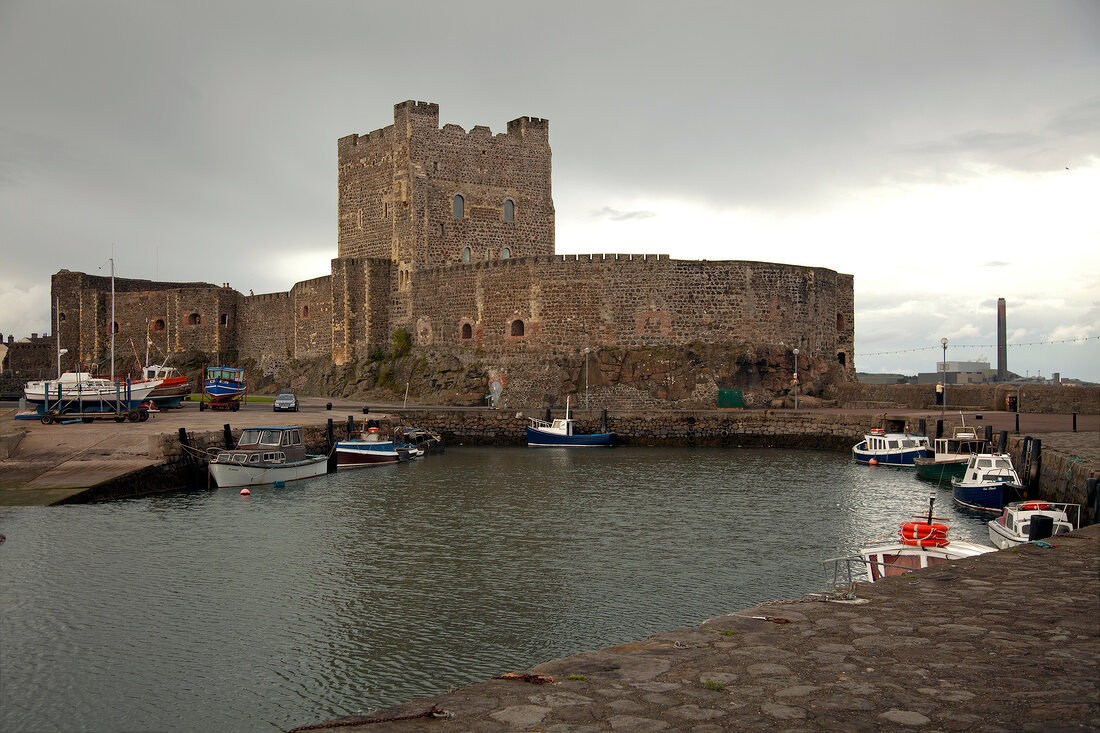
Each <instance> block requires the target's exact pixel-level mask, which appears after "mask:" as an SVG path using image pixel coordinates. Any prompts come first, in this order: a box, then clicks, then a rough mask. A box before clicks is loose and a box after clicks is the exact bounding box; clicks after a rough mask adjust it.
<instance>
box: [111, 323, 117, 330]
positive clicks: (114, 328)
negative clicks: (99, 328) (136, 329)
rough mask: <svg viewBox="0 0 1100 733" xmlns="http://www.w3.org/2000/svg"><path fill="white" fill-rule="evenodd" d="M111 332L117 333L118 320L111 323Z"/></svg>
mask: <svg viewBox="0 0 1100 733" xmlns="http://www.w3.org/2000/svg"><path fill="white" fill-rule="evenodd" d="M111 333H118V321H115V322H114V323H112V324H111Z"/></svg>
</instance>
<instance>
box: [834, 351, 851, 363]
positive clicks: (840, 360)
mask: <svg viewBox="0 0 1100 733" xmlns="http://www.w3.org/2000/svg"><path fill="white" fill-rule="evenodd" d="M836 363H837V364H840V365H841V366H847V365H848V357H847V356H845V355H844V352H843V351H838V352H837V353H836Z"/></svg>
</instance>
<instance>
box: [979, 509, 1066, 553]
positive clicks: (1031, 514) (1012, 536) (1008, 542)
mask: <svg viewBox="0 0 1100 733" xmlns="http://www.w3.org/2000/svg"><path fill="white" fill-rule="evenodd" d="M1039 517H1049V518H1050V524H1049V525H1048V526H1049V528H1050V531H1049V533H1048V532H1042V533H1041V534H1042V536H1037V535H1036V533H1034V532H1032V523H1033V522H1035V520H1036V518H1039ZM1080 519H1081V505H1080V504H1057V503H1054V502H1049V501H1041V500H1040V501H1034V500H1033V501H1014V502H1012V503H1010V504H1008V505H1007V506H1006V507H1005V508H1004V511H1002V512H1001V516H999V517H997V518H996V519H990V520H989V523H988V524H989V541H990V542H992V543H993V544H994V545H996V546H997V547H999V548H1000V549H1002V550H1003V549H1006V548H1008V547H1015V546H1016V545H1022V544H1025V543H1027V542H1030V541H1031V537H1032V536H1033V535H1036V536H1035V539H1037V540H1039V539H1046V538H1047V537H1051V536H1053V535H1058V534H1062V533H1064V532H1072V531H1073V530H1074V529H1075V528H1076V527H1077V526H1079V524H1080ZM1036 524H1038V523H1036Z"/></svg>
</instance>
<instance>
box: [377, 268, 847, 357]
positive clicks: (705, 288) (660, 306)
mask: <svg viewBox="0 0 1100 733" xmlns="http://www.w3.org/2000/svg"><path fill="white" fill-rule="evenodd" d="M411 287H412V289H413V291H414V296H413V301H414V302H415V303H418V304H421V307H420V308H418V309H417V310H416V311H415V312H414V313H413V314H412V316H411V318H410V319H409V320H408V321H401V320H398V319H394V323H395V325H400V326H405V327H407V328H409V330H410V331H411V332H413V333H414V334H415V337H416V342H417V343H418V344H420V345H422V346H433V345H447V346H453V345H458V346H464V347H467V348H482V349H484V350H489V351H494V352H496V351H500V352H502V353H505V354H524V353H528V352H533V353H539V354H541V353H576V352H577V351H578V350H583V349H584V348H585V347H586V346H587V347H590V348H595V347H601V346H604V347H619V348H636V347H654V346H678V345H685V344H690V343H694V342H705V343H715V342H727V343H739V344H743V343H757V344H770V345H785V346H788V347H792V348H793V347H794V346H800V348H801V350H803V351H805V352H806V353H807V355H809V354H816V355H818V356H819V357H820V356H822V355H827V356H828V357H830V358H835V357H836V355H837V354H838V353H843V354H844V355H845V358H844V361H845V362H846V367H845V369H846V371H847V372H851V373H852V374H854V372H852V367H851V352H852V347H853V343H854V338H855V333H854V328H853V313H852V311H851V302H852V301H851V289H852V278H851V276H848V275H841V274H838V273H836V272H834V271H832V270H827V269H824V268H810V267H798V266H794V265H782V264H774V263H767V262H740V261H725V262H705V263H704V262H694V261H687V260H671V259H669V258H668V256H667V255H614V254H611V255H581V256H578V255H551V256H546V257H526V258H518V259H510V260H496V261H491V262H485V263H476V264H471V265H467V266H463V267H449V268H437V269H434V270H427V271H421V272H418V273H417V274H416V275H415V279H414V280H413V282H412V284H411Z"/></svg>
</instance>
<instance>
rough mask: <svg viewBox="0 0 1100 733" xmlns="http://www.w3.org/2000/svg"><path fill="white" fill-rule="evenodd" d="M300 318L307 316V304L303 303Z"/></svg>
mask: <svg viewBox="0 0 1100 733" xmlns="http://www.w3.org/2000/svg"><path fill="white" fill-rule="evenodd" d="M302 318H309V306H308V305H303V306H302Z"/></svg>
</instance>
